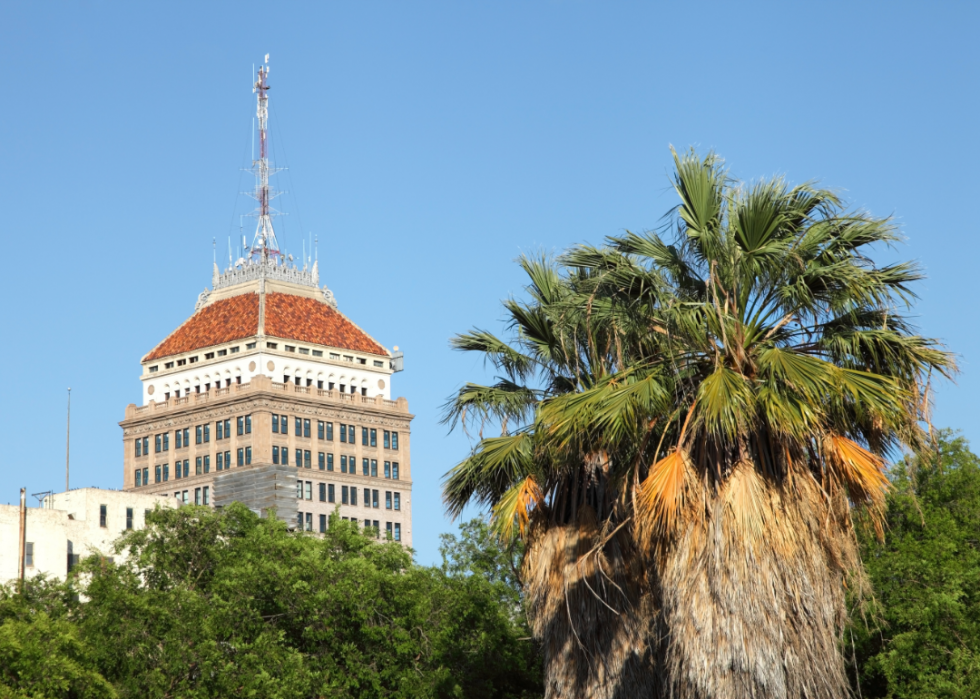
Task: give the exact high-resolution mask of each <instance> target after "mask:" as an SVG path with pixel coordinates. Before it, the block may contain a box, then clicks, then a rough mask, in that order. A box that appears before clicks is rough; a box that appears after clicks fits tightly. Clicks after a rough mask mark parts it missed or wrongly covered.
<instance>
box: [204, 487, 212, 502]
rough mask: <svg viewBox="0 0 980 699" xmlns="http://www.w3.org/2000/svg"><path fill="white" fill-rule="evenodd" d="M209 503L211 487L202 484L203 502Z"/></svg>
mask: <svg viewBox="0 0 980 699" xmlns="http://www.w3.org/2000/svg"><path fill="white" fill-rule="evenodd" d="M210 503H211V488H210V486H204V504H205V505H208V504H210Z"/></svg>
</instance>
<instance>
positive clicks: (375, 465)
mask: <svg viewBox="0 0 980 699" xmlns="http://www.w3.org/2000/svg"><path fill="white" fill-rule="evenodd" d="M371 477H372V478H377V477H378V460H377V459H371Z"/></svg>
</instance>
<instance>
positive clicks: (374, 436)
mask: <svg viewBox="0 0 980 699" xmlns="http://www.w3.org/2000/svg"><path fill="white" fill-rule="evenodd" d="M371 446H372V447H376V446H378V431H377V430H376V429H374V428H371Z"/></svg>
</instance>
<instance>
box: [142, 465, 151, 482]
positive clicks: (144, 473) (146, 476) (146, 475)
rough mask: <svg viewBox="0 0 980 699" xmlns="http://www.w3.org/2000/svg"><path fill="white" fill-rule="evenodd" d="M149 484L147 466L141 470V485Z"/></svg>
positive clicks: (148, 469)
mask: <svg viewBox="0 0 980 699" xmlns="http://www.w3.org/2000/svg"><path fill="white" fill-rule="evenodd" d="M149 484H150V467H149V466H147V467H146V468H144V469H143V485H149Z"/></svg>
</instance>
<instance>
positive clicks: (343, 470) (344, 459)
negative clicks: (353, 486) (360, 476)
mask: <svg viewBox="0 0 980 699" xmlns="http://www.w3.org/2000/svg"><path fill="white" fill-rule="evenodd" d="M340 472H341V473H347V455H346V454H341V455H340Z"/></svg>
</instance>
